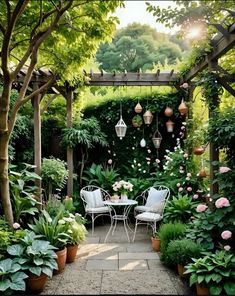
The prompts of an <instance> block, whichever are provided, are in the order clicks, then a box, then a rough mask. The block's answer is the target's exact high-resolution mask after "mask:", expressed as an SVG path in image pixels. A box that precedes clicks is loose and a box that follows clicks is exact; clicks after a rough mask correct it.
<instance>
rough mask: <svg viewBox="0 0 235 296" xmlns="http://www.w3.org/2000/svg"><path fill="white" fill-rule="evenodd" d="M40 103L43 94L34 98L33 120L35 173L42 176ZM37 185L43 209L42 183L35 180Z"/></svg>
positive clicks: (34, 86) (34, 87)
mask: <svg viewBox="0 0 235 296" xmlns="http://www.w3.org/2000/svg"><path fill="white" fill-rule="evenodd" d="M37 88H38V85H37V83H34V85H33V89H37ZM40 101H41V94H38V95H37V96H35V97H34V98H33V110H34V113H33V119H34V165H35V166H36V167H35V169H34V171H35V173H36V174H38V175H39V176H40V175H41V157H42V148H41V112H40ZM35 185H36V186H37V187H38V190H37V192H36V199H37V200H38V201H39V202H40V203H41V204H40V205H39V208H42V195H41V192H42V181H41V180H39V179H35Z"/></svg>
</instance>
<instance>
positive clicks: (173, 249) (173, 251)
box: [166, 239, 201, 265]
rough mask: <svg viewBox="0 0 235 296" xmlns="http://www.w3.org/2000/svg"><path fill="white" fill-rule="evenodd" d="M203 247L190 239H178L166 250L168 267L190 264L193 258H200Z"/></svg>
mask: <svg viewBox="0 0 235 296" xmlns="http://www.w3.org/2000/svg"><path fill="white" fill-rule="evenodd" d="M200 253H201V247H200V245H198V244H197V243H195V242H194V241H192V240H190V239H182V240H181V239H177V240H173V241H171V242H170V243H169V245H168V247H167V250H166V263H167V265H175V264H182V265H185V264H188V263H189V262H190V261H191V258H199V256H200Z"/></svg>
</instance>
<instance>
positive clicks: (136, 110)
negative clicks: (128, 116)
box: [135, 102, 143, 113]
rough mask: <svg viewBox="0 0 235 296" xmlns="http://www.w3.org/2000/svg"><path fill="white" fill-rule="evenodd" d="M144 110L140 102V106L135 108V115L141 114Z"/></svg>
mask: <svg viewBox="0 0 235 296" xmlns="http://www.w3.org/2000/svg"><path fill="white" fill-rule="evenodd" d="M142 110H143V108H142V106H141V105H140V103H139V102H138V104H136V106H135V113H141V112H142Z"/></svg>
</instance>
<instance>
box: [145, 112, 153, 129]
mask: <svg viewBox="0 0 235 296" xmlns="http://www.w3.org/2000/svg"><path fill="white" fill-rule="evenodd" d="M143 118H144V123H145V124H147V125H149V124H151V123H152V120H153V114H152V112H151V111H150V110H147V111H145V113H144V115H143Z"/></svg>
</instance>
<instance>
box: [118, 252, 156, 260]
mask: <svg viewBox="0 0 235 296" xmlns="http://www.w3.org/2000/svg"><path fill="white" fill-rule="evenodd" d="M119 259H159V255H158V254H157V252H155V253H154V252H139V253H137V252H135V253H129V252H126V253H119Z"/></svg>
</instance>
